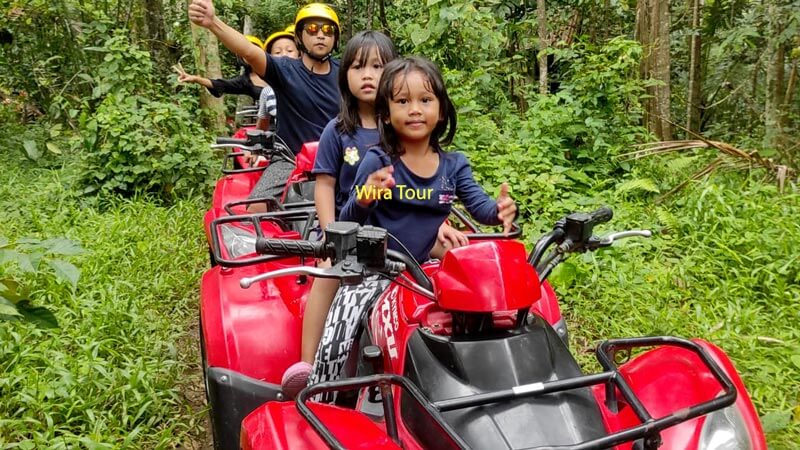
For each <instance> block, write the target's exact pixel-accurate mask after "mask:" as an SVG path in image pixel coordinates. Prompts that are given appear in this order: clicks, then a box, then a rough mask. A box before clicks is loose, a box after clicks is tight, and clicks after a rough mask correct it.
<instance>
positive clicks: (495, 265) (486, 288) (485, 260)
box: [432, 240, 541, 312]
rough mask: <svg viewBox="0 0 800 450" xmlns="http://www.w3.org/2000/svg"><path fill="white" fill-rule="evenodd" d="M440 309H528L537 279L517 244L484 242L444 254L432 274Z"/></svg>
mask: <svg viewBox="0 0 800 450" xmlns="http://www.w3.org/2000/svg"><path fill="white" fill-rule="evenodd" d="M432 278H433V282H434V289H435V291H436V297H437V299H438V303H439V306H440V307H441V308H442V309H444V310H448V311H475V312H492V311H508V310H515V309H520V308H526V307H529V306H531V305H532V304H533V303H534V302H535V301H536V300H538V299H539V296H540V295H541V291H540V288H539V278H538V277H537V276H536V272H535V271H534V270H533V268H532V267H531V265H530V264H528V263H527V254H526V252H525V246H524V245H522V243H521V242H519V241H508V240H499V241H485V242H478V243H475V244H471V245H468V246H466V247H461V248H456V249H453V250H451V251H449V252H447V253H446V254H445V255H444V258H443V259H442V263H441V268H440V270H439V271H438V272H436V273H435V274H434V275H433V277H432Z"/></svg>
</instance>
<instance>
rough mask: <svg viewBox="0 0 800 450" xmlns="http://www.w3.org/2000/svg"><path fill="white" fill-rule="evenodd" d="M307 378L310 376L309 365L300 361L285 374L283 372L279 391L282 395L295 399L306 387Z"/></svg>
mask: <svg viewBox="0 0 800 450" xmlns="http://www.w3.org/2000/svg"><path fill="white" fill-rule="evenodd" d="M309 376H311V364H309V363H307V362H305V361H300V362H296V363H294V364H292V365H291V366H289V368H288V369H286V372H283V378H282V379H281V390H282V391H283V393H284V395H286V396H287V397H289V398H295V397H296V396H297V394H299V393H300V391H302V390H303V388H305V387H306V386H307V385H308V377H309Z"/></svg>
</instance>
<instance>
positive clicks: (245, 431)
mask: <svg viewBox="0 0 800 450" xmlns="http://www.w3.org/2000/svg"><path fill="white" fill-rule="evenodd" d="M308 405H309V408H310V409H311V410H312V411H313V412H314V414H315V415H316V416H317V417H318V418H319V419H320V420H321V421H322V422H323V423H324V424H325V426H326V427H328V428H329V429H330V431H331V433H332V434H333V436H334V437H335V438H336V439H337V440H338V441H339V442H341V444H342V445H343V446H344V448H347V449H363V450H368V449H369V450H372V449H376V450H380V449H386V450H400V448H401V447H399V446H398V445H397V444H395V443H394V442H393V441H392V440H391V439H390V438H389V436H388V435H387V434H386V430H385V428H384V427H383V423H376V422H373V421H372V420H370V419H368V418H367V416H365V415H363V414H361V413H359V412H356V411H354V410H352V409H345V408H340V407H338V406H333V405H324V404H319V403H309V404H308ZM241 448H242V449H243V450H256V449H267V448H268V449H274V450H299V449H327V448H328V446H327V445H326V444H325V442H324V441H323V440H322V439H321V438H320V437H319V435H317V433H316V431H314V429H313V428H312V427H311V425H310V424H309V423H308V422H306V420H305V419H304V418H303V416H301V415H300V413H298V412H297V408H296V407H295V404H294V403H285V402H284V403H280V402H268V403H265V404H264V405H262V406H260V407H259V408H258V409H256V410H255V411H253V412H252V413H251V414H250V415H249V416H247V417H246V418H245V419H244V421H242V434H241Z"/></svg>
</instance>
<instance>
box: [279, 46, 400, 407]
mask: <svg viewBox="0 0 800 450" xmlns="http://www.w3.org/2000/svg"><path fill="white" fill-rule="evenodd" d="M396 57H397V50H395V47H394V44H392V41H391V40H390V39H389V38H388V37H386V35H384V34H383V33H380V32H377V31H362V32H360V33H358V34H356V35H355V36H353V37H352V38H351V39H350V40H349V41H348V42H347V46H346V47H345V49H344V53H343V54H342V62H341V69H340V71H339V92H341V103H340V108H339V114H338V115H337V116H336V117H335V118H334V119H333V120H331V121H330V122H328V124H327V125H326V126H325V129H324V130H323V131H322V135H321V136H320V138H319V147H318V148H317V157H316V160H315V162H314V169H313V170H312V173H314V174H315V175H316V183H315V187H314V206H315V207H316V210H317V218H318V220H319V224H320V227H321V228H322V229H323V230H324V229H325V227H327V226H328V224H329V223H331V222H333V221H334V220H336V217H337V216H338V212H339V211H340V210H341V209H342V206H344V203H345V202H346V201H347V198H348V196H349V194H350V189H351V188H352V187H353V180H354V179H355V176H356V170H357V169H358V164H359V163H360V162H361V160H362V159H363V157H364V153H366V151H367V149H368V148H370V147H373V146H375V145H377V144H378V143H379V137H378V127H377V124H376V121H375V93H376V92H377V91H378V82H379V81H380V78H381V73H382V72H383V66H384V64H386V63H388V62H389V61H391V60H393V59H395V58H396ZM319 265H320V266H321V267H330V262H329V261H323V262H320V263H319ZM338 287H339V281H338V280H327V279H322V278H319V279H315V280H314V283H313V285H312V286H311V291H310V292H309V294H308V299H307V301H306V309H305V313H304V315H303V335H302V344H301V349H300V356H301V361H300V362H298V363H296V364H294V365H292V366H290V367H289V368H288V369H287V370H286V372H285V373H284V375H283V378H282V380H281V385H282V390H283V392H284V393H286V394H287V395H289V396H294V394H295V393H296V392H299V391H300V389H302V388H304V387H305V386H306V382H307V380H308V376H309V374H310V373H311V363H312V362H313V361H314V355H315V353H316V351H317V346H318V345H319V341H320V337H321V335H322V328H323V324H324V322H325V317H326V315H327V314H328V310H329V309H330V306H331V302H332V301H333V298H334V296H335V295H336V290H337V289H338Z"/></svg>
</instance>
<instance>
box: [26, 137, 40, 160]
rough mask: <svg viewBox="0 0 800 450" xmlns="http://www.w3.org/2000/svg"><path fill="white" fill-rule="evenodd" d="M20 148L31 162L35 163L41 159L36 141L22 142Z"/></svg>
mask: <svg viewBox="0 0 800 450" xmlns="http://www.w3.org/2000/svg"><path fill="white" fill-rule="evenodd" d="M22 147H23V148H24V149H25V154H26V155H28V158H30V159H32V160H33V161H36V160H37V159H39V158H41V157H42V153H41V152H40V151H39V148H38V147H37V145H36V141H30V140H28V141H24V142H22Z"/></svg>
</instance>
